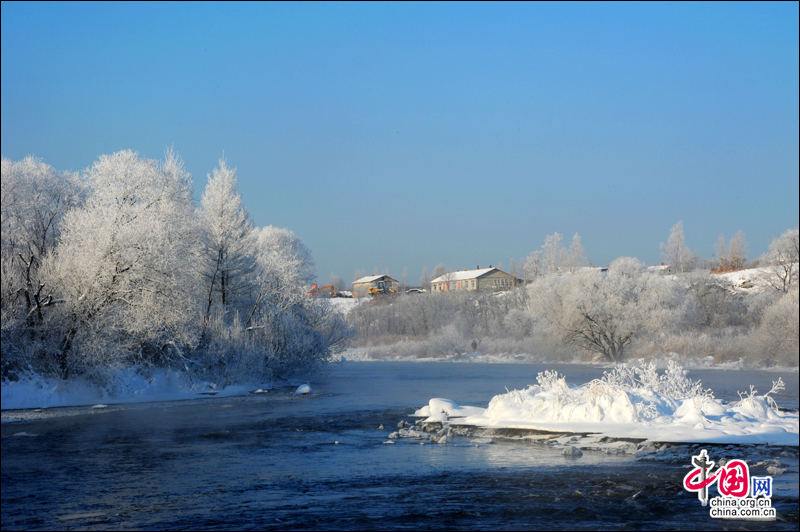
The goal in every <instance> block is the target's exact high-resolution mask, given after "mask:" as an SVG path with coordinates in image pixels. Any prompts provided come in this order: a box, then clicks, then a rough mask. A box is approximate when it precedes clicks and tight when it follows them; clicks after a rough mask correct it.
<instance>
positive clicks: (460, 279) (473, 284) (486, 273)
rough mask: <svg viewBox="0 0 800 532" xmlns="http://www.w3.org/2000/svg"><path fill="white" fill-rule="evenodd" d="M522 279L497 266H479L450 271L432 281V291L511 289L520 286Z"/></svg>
mask: <svg viewBox="0 0 800 532" xmlns="http://www.w3.org/2000/svg"><path fill="white" fill-rule="evenodd" d="M520 282H521V281H520V280H519V279H517V278H516V277H514V276H513V275H509V274H507V273H506V272H504V271H502V270H499V269H497V268H492V267H491V266H489V267H488V268H477V269H475V270H460V271H459V270H457V271H454V272H448V273H446V274H444V275H441V276H439V277H437V278H436V279H434V280H433V281H431V292H455V291H458V290H495V291H499V290H510V289H511V288H514V287H515V286H519V284H520Z"/></svg>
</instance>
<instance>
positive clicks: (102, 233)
mask: <svg viewBox="0 0 800 532" xmlns="http://www.w3.org/2000/svg"><path fill="white" fill-rule="evenodd" d="M85 180H86V182H87V184H88V185H89V187H90V188H91V195H90V197H89V198H88V200H87V201H86V204H85V205H84V206H83V207H81V208H77V209H73V210H71V211H70V212H68V213H67V214H66V215H65V216H64V220H63V223H62V234H61V241H60V243H59V246H58V249H57V253H56V254H55V257H54V258H53V265H52V267H53V271H54V272H55V275H56V276H57V279H58V283H59V290H60V293H61V297H62V298H63V299H64V303H63V304H64V310H65V311H66V312H65V315H64V323H63V331H64V332H63V339H62V342H61V348H60V353H59V356H58V364H59V368H60V371H61V374H62V376H66V375H67V374H68V373H69V372H70V369H71V368H79V369H81V368H85V367H92V366H94V367H96V366H99V365H103V366H106V367H109V366H111V365H113V364H115V363H117V362H118V361H119V360H120V357H125V356H128V357H130V358H136V357H142V356H146V355H147V353H149V352H150V351H151V350H155V351H156V352H157V351H158V350H159V349H162V348H163V347H164V345H166V344H168V343H174V342H175V341H176V340H178V341H182V342H184V343H187V344H188V343H191V341H192V338H193V332H192V331H193V327H192V322H193V321H194V319H195V317H196V316H197V315H198V311H199V308H198V306H197V301H198V298H197V297H196V292H195V287H194V279H193V275H192V271H191V269H190V267H189V265H188V263H187V262H188V261H187V258H188V257H191V256H194V255H195V254H196V253H195V251H196V249H195V246H196V244H195V243H196V239H195V231H194V222H193V220H194V208H193V206H192V188H191V181H190V175H189V174H188V173H187V172H186V171H185V170H184V169H183V164H182V162H181V161H180V159H179V158H178V157H177V156H176V155H175V154H174V153H173V152H171V151H168V152H167V154H166V160H165V161H164V162H163V163H161V164H159V163H158V162H157V161H153V160H148V159H143V158H141V157H140V156H139V154H138V153H136V152H134V151H130V150H128V151H121V152H117V153H115V154H113V155H103V156H101V157H100V159H99V160H98V161H97V162H95V163H94V165H93V166H92V167H91V168H89V169H88V170H87V171H86V173H85ZM76 345H80V348H79V349H74V348H75V346H76Z"/></svg>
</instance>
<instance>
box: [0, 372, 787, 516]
mask: <svg viewBox="0 0 800 532" xmlns="http://www.w3.org/2000/svg"><path fill="white" fill-rule="evenodd" d="M544 369H557V370H558V371H559V372H561V373H564V374H565V375H566V376H567V382H569V383H570V384H583V383H585V382H588V381H589V380H591V379H593V378H596V377H599V376H601V375H602V372H603V369H601V368H597V367H587V366H567V365H553V364H548V365H540V364H454V363H411V362H376V363H352V362H346V363H343V364H339V365H336V366H334V367H333V368H332V370H331V372H330V374H329V375H328V376H327V377H326V378H325V379H323V380H322V381H320V382H318V383H316V384H313V392H312V393H311V394H310V395H308V396H299V397H298V396H293V395H292V394H291V391H292V390H290V389H288V388H287V389H276V390H273V391H271V392H269V393H266V394H261V395H252V396H248V397H234V398H204V399H197V400H190V401H179V402H168V403H146V404H135V405H112V406H109V407H108V408H105V409H91V408H89V407H75V408H58V409H47V410H44V411H41V412H34V411H27V410H26V411H14V412H11V413H9V412H8V411H4V413H3V414H4V421H7V420H8V418H9V417H12V416H13V417H14V418H15V420H14V421H13V422H4V423H3V424H2V484H1V485H2V523H0V525H1V526H2V529H3V530H11V529H56V530H59V529H100V530H105V529H142V528H145V529H218V528H224V529H414V530H416V529H475V530H477V529H481V530H485V529H491V530H495V529H515V530H519V529H588V530H599V529H619V528H631V529H673V530H674V529H687V530H696V529H724V528H731V527H733V528H737V529H755V530H762V529H763V530H775V529H787V530H797V527H798V523H797V515H798V500H797V487H796V486H797V448H796V447H795V448H794V449H792V448H789V449H788V456H789V458H788V466H789V471H788V473H786V474H785V475H788V476H786V477H785V479H784V483H786V481H788V482H789V484H790V485H791V484H792V483H793V484H794V489H793V494H792V495H789V496H782V497H774V498H773V506H774V507H776V508H777V509H778V511H779V517H780V519H779V520H778V521H775V522H769V523H755V522H745V521H737V522H730V521H728V522H723V521H717V520H713V519H711V518H710V517H709V515H708V509H707V508H702V507H701V506H700V503H699V502H698V500H697V496H696V495H695V494H692V493H688V492H685V491H684V490H683V489H682V487H681V482H682V479H683V476H684V475H685V474H686V472H687V469H686V467H685V466H687V465H688V464H689V463H690V460H691V455H692V453H693V452H696V451H697V447H691V446H685V447H682V448H680V447H679V448H678V449H677V450H676V452H675V453H673V455H672V456H673V458H672V459H657V460H650V461H646V460H637V458H636V457H635V456H631V455H609V454H606V453H604V452H599V451H587V452H584V453H583V456H581V457H579V458H566V457H564V456H563V455H562V454H561V449H557V448H554V447H552V446H548V445H544V444H541V443H534V442H530V441H524V440H514V439H505V440H496V441H495V442H494V443H492V444H482V445H477V446H476V445H475V444H471V443H470V442H469V438H458V437H456V438H454V439H453V440H452V441H451V442H450V443H448V444H447V445H436V444H426V445H420V444H419V442H418V441H415V440H399V441H397V443H396V444H394V445H385V444H383V442H385V441H386V440H387V436H388V434H389V432H390V431H391V430H397V429H396V428H395V427H396V426H397V423H398V422H399V421H401V420H413V418H411V417H410V415H411V414H412V413H413V412H414V409H415V408H419V407H420V406H422V405H424V404H427V402H428V400H429V399H430V398H432V397H444V398H448V399H452V400H454V401H456V402H457V403H459V404H462V405H474V406H481V407H485V406H486V405H487V404H488V402H489V401H490V400H491V398H492V397H493V396H494V395H497V394H499V393H503V392H505V389H506V387H508V388H509V389H513V388H523V387H525V386H527V385H528V384H531V383H535V381H536V374H537V372H539V371H543V370H544ZM778 375H780V376H782V378H783V380H784V381H785V382H786V388H787V389H786V391H785V392H783V393H782V394H781V395H780V396H778V398H777V399H778V404H779V405H781V406H784V407H789V408H797V406H798V374H797V373H796V372H795V373H782V374H778V373H771V372H740V371H710V370H700V371H692V372H690V375H689V376H690V377H692V378H700V379H702V381H703V383H704V384H705V385H706V386H707V387H711V388H712V389H714V391H715V392H716V396H717V397H721V398H725V399H729V400H735V399H738V396H737V395H736V390H737V389H738V390H745V389H749V384H755V385H756V388H758V389H759V390H760V391H762V392H763V391H766V390H769V388H770V387H771V381H772V380H777V377H778ZM381 424H383V425H384V426H385V427H386V430H383V431H381V430H377V429H378V426H379V425H381ZM335 442H338V444H336V443H335ZM708 448H709V454H710V455H711V453H712V449H713V448H712V447H708ZM713 452H714V453H716V454H717V455H719V454H720V453H726V454H727V455H729V456H731V457H736V456H737V455H742V456H741V457H742V458H745V459H748V458H750V457H751V456H760V457H763V456H769V457H778V458H779V459H781V460H783V461H784V463H786V462H787V459H786V458H785V457H786V456H787V449H780V448H778V449H774V448H773V449H769V448H763V447H762V448H758V449H756V448H753V447H748V448H730V447H727V448H722V447H718V448H715V450H713ZM781 452H783V453H784V454H783V455H780V453H781ZM747 455H750V456H747ZM781 456H783V457H784V458H780V457H781ZM762 473H763V472H762ZM754 474H755V473H754ZM764 474H765V473H764ZM790 491H792V490H790Z"/></svg>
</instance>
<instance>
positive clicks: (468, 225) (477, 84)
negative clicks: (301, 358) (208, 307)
mask: <svg viewBox="0 0 800 532" xmlns="http://www.w3.org/2000/svg"><path fill="white" fill-rule="evenodd" d="M799 18H800V15H799V13H798V3H796V2H792V3H780V4H768V3H751V4H747V3H728V4H724V3H709V4H683V3H682V4H650V3H646V4H628V3H623V4H595V3H592V4H560V3H559V4H538V3H536V4H517V3H514V4H473V3H469V4H452V3H447V4H294V3H293V4H260V3H259V4H232V3H225V4H205V3H203V4H190V3H177V4H165V3H154V4H140V3H131V4H118V3H85V4H71V3H31V4H28V3H10V2H3V3H2V49H1V50H2V52H1V53H2V91H1V93H2V153H3V155H4V156H5V157H8V158H10V159H13V160H18V159H21V158H23V157H24V156H26V155H28V154H34V155H36V156H38V157H41V158H43V159H44V160H45V161H46V162H48V163H49V164H51V165H52V166H54V167H55V168H57V169H59V170H81V169H83V168H85V167H87V166H89V165H90V164H92V162H93V161H94V160H96V158H97V157H98V156H99V155H101V154H104V153H113V152H115V151H118V150H121V149H128V148H130V149H134V150H137V151H139V152H140V153H141V154H142V155H144V156H146V157H150V158H161V157H162V156H163V152H164V147H165V146H167V145H174V147H175V149H176V150H177V151H178V152H179V153H180V154H181V156H182V157H183V158H184V159H185V161H186V166H187V168H188V170H189V171H190V172H191V173H192V175H193V176H194V180H195V188H196V189H197V192H198V197H199V193H200V192H202V189H203V187H204V186H205V182H206V174H207V173H209V172H211V170H212V169H213V168H214V166H216V164H217V160H218V159H219V158H220V156H221V155H222V153H223V150H224V153H225V157H226V158H227V159H228V162H229V163H230V164H231V165H232V166H236V167H237V168H238V176H239V186H240V190H241V192H242V194H243V196H244V198H245V202H246V204H247V206H248V208H249V210H250V213H251V215H252V217H253V219H254V221H255V223H256V224H258V225H268V224H272V225H277V226H282V227H288V228H290V229H292V230H293V231H294V232H295V233H297V234H298V235H299V236H300V237H301V238H302V239H303V240H304V241H305V242H306V244H307V245H308V246H309V248H310V249H311V251H312V253H313V255H314V257H315V259H316V261H317V266H318V272H319V275H320V277H321V278H322V279H323V280H324V279H327V277H328V275H329V274H330V273H332V272H333V273H337V274H338V275H340V276H341V277H342V278H344V279H345V281H350V280H351V277H352V275H353V272H354V271H355V270H356V269H357V268H361V269H364V270H365V271H366V273H372V270H373V268H374V267H377V268H378V269H379V270H380V271H381V272H383V271H384V270H385V269H386V268H389V270H390V273H391V274H392V275H393V276H394V277H397V278H399V277H400V275H401V274H402V271H403V267H404V266H407V267H408V268H409V278H410V280H411V281H412V282H416V280H417V279H419V275H420V273H421V271H422V267H423V266H426V265H427V266H428V267H429V268H430V269H431V270H432V269H433V267H434V266H435V265H436V264H437V263H439V262H444V263H445V264H447V265H448V266H450V267H452V268H453V269H465V268H474V267H475V266H476V265H478V264H480V265H481V266H483V267H485V266H487V265H489V264H495V265H496V264H497V263H498V261H501V262H502V264H503V266H505V267H507V266H508V264H509V259H511V258H513V259H515V260H518V259H520V258H522V257H523V256H527V255H528V254H529V253H530V252H531V251H532V250H534V249H537V248H539V247H540V246H541V245H542V243H543V241H544V237H545V235H547V234H550V233H553V232H556V231H558V232H560V233H562V234H564V235H565V239H569V238H571V236H572V234H574V233H575V232H576V231H577V232H579V233H580V234H581V237H582V239H583V245H584V247H585V249H586V253H587V256H588V257H589V259H590V260H591V261H592V262H593V263H595V264H600V265H603V264H607V263H608V262H610V261H611V260H613V259H614V258H616V257H618V256H621V255H632V256H636V257H639V258H640V259H642V260H644V261H645V262H648V263H656V262H658V261H659V243H660V242H666V240H667V237H668V235H669V230H670V227H671V226H672V225H673V224H675V223H676V222H677V221H678V220H683V224H684V229H685V233H686V239H687V244H688V245H689V246H690V247H691V248H692V250H694V251H696V252H698V253H699V254H700V255H702V256H705V257H709V258H710V256H711V253H712V251H713V245H714V243H715V242H716V240H717V238H718V237H719V234H720V233H724V234H725V235H726V236H727V237H728V238H729V237H730V236H732V235H733V233H735V232H736V231H737V230H739V229H741V230H742V231H744V232H745V234H746V238H747V241H748V244H749V249H750V255H751V257H753V256H756V255H759V254H761V253H763V252H765V251H766V248H767V245H768V244H769V242H770V241H771V239H772V237H774V236H778V235H780V234H781V233H782V232H783V231H784V230H786V229H788V228H790V227H794V226H796V225H797V224H798V209H799V207H798V195H799V191H798V172H799V171H800V170H799V169H798V150H799V148H798V146H799V145H800V139H799V138H798V130H799V129H800V126H799V125H798V124H799V122H798V100H799V99H800V93H799V91H798V80H799V79H800V72H799V70H798V61H799V60H798V42H800V36H798V19H799Z"/></svg>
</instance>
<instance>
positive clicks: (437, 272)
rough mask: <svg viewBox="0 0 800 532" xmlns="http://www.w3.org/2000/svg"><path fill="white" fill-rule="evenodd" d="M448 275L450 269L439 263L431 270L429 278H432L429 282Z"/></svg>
mask: <svg viewBox="0 0 800 532" xmlns="http://www.w3.org/2000/svg"><path fill="white" fill-rule="evenodd" d="M448 273H450V268H448V267H447V266H445V264H444V263H443V262H440V263H439V264H437V265H436V267H435V268H434V269H433V274H432V275H431V277H432V279H431V280H433V279H437V278H439V277H441V276H442V275H446V274H448Z"/></svg>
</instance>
